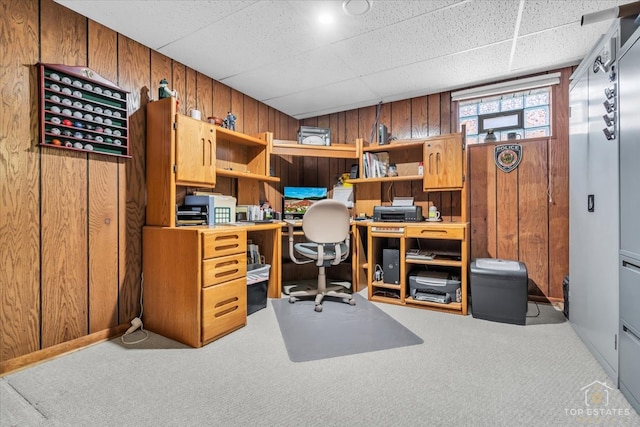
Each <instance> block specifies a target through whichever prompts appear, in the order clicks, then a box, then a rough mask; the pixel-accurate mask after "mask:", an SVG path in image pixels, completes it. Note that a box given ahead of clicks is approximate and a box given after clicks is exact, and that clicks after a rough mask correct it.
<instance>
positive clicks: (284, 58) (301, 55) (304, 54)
mask: <svg viewBox="0 0 640 427" xmlns="http://www.w3.org/2000/svg"><path fill="white" fill-rule="evenodd" d="M328 46H329V45H328V44H323V45H321V46H317V47H314V48H312V49H308V50H305V51H302V52H300V53H297V54H295V55H293V56H284V55H283V56H282V57H277V58H275V59H274V60H273V61H271V62H267V63H263V64H260V65H257V66H255V67H254V68H250V69H249V68H247V69H245V70H243V71H241V72H239V73H235V74H230V75H228V76H225V77H221V78H219V79H218V81H220V82H222V81H224V80H226V79H231V78H233V77H237V76H240V75H242V74H246V73H252V72H254V71H259V70H261V69H263V68H266V67H269V66H271V65H274V64H277V65H281V64H282V62H283V61H287V60H291V61H293V60H296V59H297V58H302V59H305V57H307V56H309V54H310V53H313V52H315V51H318V50H321V49H324V48H326V47H328ZM332 53H333V52H332ZM334 57H335V58H336V59H339V60H340V62H342V65H343V66H344V67H345V68H347V69H348V70H349V71H351V72H352V73H353V74H354V75H356V76H357V73H356V72H355V71H353V70H352V69H351V68H349V67H348V64H347V63H346V62H345V61H344V60H343V59H342V58H341V57H340V56H338V55H334ZM296 93H297V92H296Z"/></svg>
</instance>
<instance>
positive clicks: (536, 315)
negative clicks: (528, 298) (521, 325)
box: [526, 301, 540, 317]
mask: <svg viewBox="0 0 640 427" xmlns="http://www.w3.org/2000/svg"><path fill="white" fill-rule="evenodd" d="M532 302H533V303H534V304H535V305H536V308H537V309H538V313H537V314H534V315H532V316H526V317H538V316H540V306H539V305H538V301H532ZM527 311H528V310H527Z"/></svg>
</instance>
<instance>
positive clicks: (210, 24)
mask: <svg viewBox="0 0 640 427" xmlns="http://www.w3.org/2000/svg"><path fill="white" fill-rule="evenodd" d="M256 3H258V0H256V1H254V2H252V3H250V4H248V5H247V6H245V7H242V8H240V9H238V10H236V11H234V12H233V13H230V14H229V15H224V16H222V17H220V18H219V19H216V20H215V21H212V22H209V23H208V24H206V25H203V26H202V27H200V28H196V29H195V30H193V31H192V32H190V33H188V34H185V35H183V36H182V37H179V38H177V39H174V40H172V41H170V42H168V43H165V44H164V45H162V46H159V47H156V48H155V49H156V50H157V51H159V50H160V49H164V48H166V47H168V46H171V45H172V44H174V43H176V42H178V41H180V40H182V39H185V38H187V37H189V36H192V35H194V34H196V33H197V32H199V31H202V30H204V29H205V28H208V27H210V26H212V25H214V24H216V23H218V22H220V21H224V20H225V19H228V18H229V17H230V16H233V15H236V14H237V13H238V12H241V11H243V10H245V9H247V8H249V7H251V6H254V5H255V4H256ZM211 5H212V6H213V5H214V3H213V2H212V3H211Z"/></svg>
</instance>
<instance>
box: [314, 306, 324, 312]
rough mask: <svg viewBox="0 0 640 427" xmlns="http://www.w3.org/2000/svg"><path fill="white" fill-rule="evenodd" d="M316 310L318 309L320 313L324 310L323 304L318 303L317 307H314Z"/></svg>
mask: <svg viewBox="0 0 640 427" xmlns="http://www.w3.org/2000/svg"><path fill="white" fill-rule="evenodd" d="M314 310H315V311H317V312H318V313H320V312H321V311H322V304H318V305H316V307H315V308H314Z"/></svg>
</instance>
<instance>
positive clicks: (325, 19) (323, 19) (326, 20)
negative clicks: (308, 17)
mask: <svg viewBox="0 0 640 427" xmlns="http://www.w3.org/2000/svg"><path fill="white" fill-rule="evenodd" d="M318 21H320V23H321V24H323V25H327V24H331V23H332V22H333V16H331V15H329V14H328V13H323V14H322V15H320V16H318Z"/></svg>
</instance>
